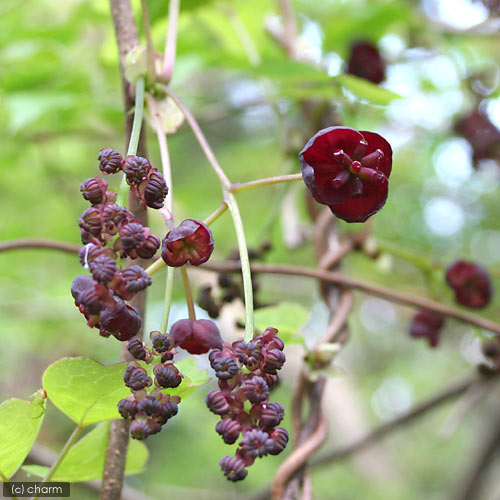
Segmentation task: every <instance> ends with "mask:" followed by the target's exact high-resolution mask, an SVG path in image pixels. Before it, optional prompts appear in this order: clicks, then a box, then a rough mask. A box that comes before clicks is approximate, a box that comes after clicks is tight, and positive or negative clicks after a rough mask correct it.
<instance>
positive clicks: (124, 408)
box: [118, 396, 137, 418]
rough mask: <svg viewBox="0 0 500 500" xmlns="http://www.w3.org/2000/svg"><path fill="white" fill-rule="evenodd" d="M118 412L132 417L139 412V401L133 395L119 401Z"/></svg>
mask: <svg viewBox="0 0 500 500" xmlns="http://www.w3.org/2000/svg"><path fill="white" fill-rule="evenodd" d="M118 412H119V413H120V415H121V416H122V417H123V418H132V417H134V416H135V414H136V413H137V401H136V399H135V398H134V397H133V396H129V397H128V398H125V399H121V400H120V401H119V402H118Z"/></svg>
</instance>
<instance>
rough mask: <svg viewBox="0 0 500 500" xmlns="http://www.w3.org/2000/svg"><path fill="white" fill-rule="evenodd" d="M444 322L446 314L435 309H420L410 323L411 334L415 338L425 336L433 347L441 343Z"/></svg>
mask: <svg viewBox="0 0 500 500" xmlns="http://www.w3.org/2000/svg"><path fill="white" fill-rule="evenodd" d="M443 324H444V316H442V315H441V314H438V313H435V312H433V311H427V310H425V309H422V310H421V311H418V312H417V313H416V314H415V316H414V317H413V320H412V322H411V325H410V335H411V336H412V337H415V338H420V337H424V338H426V339H427V341H428V342H429V345H430V346H431V347H436V346H437V345H438V344H439V334H440V330H441V327H442V326H443Z"/></svg>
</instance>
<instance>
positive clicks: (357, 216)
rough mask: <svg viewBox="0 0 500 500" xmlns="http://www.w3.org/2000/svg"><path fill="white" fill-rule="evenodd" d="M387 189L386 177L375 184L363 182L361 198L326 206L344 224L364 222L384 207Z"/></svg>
mask: <svg viewBox="0 0 500 500" xmlns="http://www.w3.org/2000/svg"><path fill="white" fill-rule="evenodd" d="M388 188H389V183H388V181H387V177H384V178H383V179H382V180H381V181H380V182H377V183H373V182H371V183H368V182H364V183H363V195H362V196H360V197H359V198H349V199H348V200H347V201H345V202H344V203H337V204H332V205H328V206H329V208H330V210H331V211H332V213H333V214H334V215H336V216H337V217H339V218H340V219H343V220H345V221H346V222H365V221H366V220H367V219H368V217H370V216H371V215H373V214H375V213H377V212H378V211H379V210H380V209H381V208H382V207H383V206H384V205H385V202H386V200H387V195H388V192H389V189H388Z"/></svg>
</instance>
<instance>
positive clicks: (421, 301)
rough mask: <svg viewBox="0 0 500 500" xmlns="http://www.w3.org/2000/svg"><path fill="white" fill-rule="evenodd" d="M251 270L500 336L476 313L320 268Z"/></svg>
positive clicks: (231, 266)
mask: <svg viewBox="0 0 500 500" xmlns="http://www.w3.org/2000/svg"><path fill="white" fill-rule="evenodd" d="M203 269H208V270H210V271H216V272H238V271H240V267H239V264H238V263H237V262H229V261H228V262H221V263H218V264H216V263H209V264H204V265H203ZM251 269H252V271H253V272H256V273H268V274H289V275H292V276H304V277H307V278H313V279H318V280H322V281H327V282H329V283H334V284H336V285H344V286H346V287H347V288H352V289H354V290H360V291H362V292H365V293H367V294H369V295H376V296H378V297H382V298H384V299H387V300H390V301H392V302H398V303H400V304H404V305H408V306H413V307H417V308H420V309H427V310H429V311H434V312H437V313H439V314H442V315H443V316H448V317H450V318H454V319H456V320H458V321H462V322H463V323H468V324H471V325H475V326H478V327H479V328H484V329H485V330H490V331H492V332H495V333H500V324H498V323H495V322H493V321H490V320H488V319H486V318H482V317H481V316H477V315H475V314H470V313H467V312H463V311H461V310H459V309H456V308H454V307H451V306H447V305H445V304H441V303H439V302H436V301H434V300H430V299H427V298H424V297H418V296H413V295H409V294H406V293H401V292H396V291H394V290H390V289H388V288H383V287H381V286H378V285H372V284H370V283H366V282H364V281H361V280H358V279H356V278H351V277H350V276H345V275H343V274H341V273H339V272H336V271H321V270H317V269H311V268H308V267H298V266H286V265H277V264H260V263H258V264H257V263H256V264H252V265H251Z"/></svg>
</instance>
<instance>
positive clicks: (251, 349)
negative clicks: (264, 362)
mask: <svg viewBox="0 0 500 500" xmlns="http://www.w3.org/2000/svg"><path fill="white" fill-rule="evenodd" d="M234 354H235V355H236V356H237V357H238V360H239V361H240V362H241V363H243V364H244V365H245V366H246V367H247V368H248V369H249V370H255V369H256V368H257V367H258V366H259V363H260V360H261V357H262V354H261V351H260V345H259V344H258V343H257V342H252V341H250V342H243V341H242V342H235V344H234Z"/></svg>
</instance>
